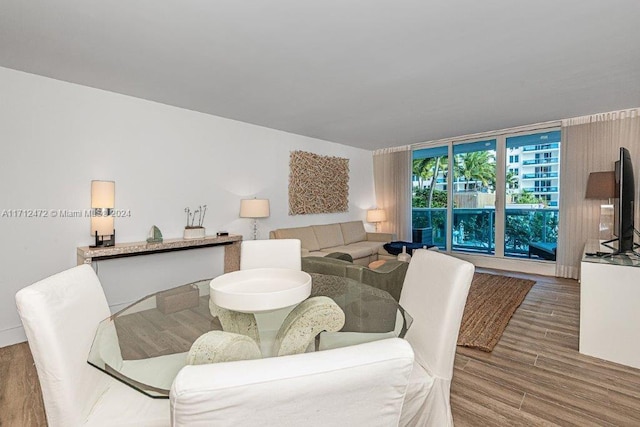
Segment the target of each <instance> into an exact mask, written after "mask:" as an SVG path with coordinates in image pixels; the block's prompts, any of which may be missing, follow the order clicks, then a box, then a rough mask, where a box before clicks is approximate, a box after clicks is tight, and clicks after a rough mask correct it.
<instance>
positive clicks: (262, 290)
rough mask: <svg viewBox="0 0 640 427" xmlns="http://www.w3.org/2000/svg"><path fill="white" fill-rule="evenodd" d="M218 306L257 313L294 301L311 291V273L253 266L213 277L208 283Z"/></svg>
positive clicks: (303, 297) (285, 305)
mask: <svg viewBox="0 0 640 427" xmlns="http://www.w3.org/2000/svg"><path fill="white" fill-rule="evenodd" d="M209 286H210V288H211V292H210V295H211V300H212V301H213V302H214V303H215V304H216V305H218V306H220V307H222V308H226V309H228V310H233V311H239V312H242V313H261V312H266V311H272V310H278V309H281V308H284V307H290V306H292V305H296V304H298V303H300V302H302V301H304V300H305V299H307V298H308V297H309V295H311V276H310V275H309V274H308V273H305V272H304V271H298V270H290V269H286V268H255V269H251V270H240V271H234V272H232V273H227V274H223V275H222V276H219V277H216V278H215V279H213V280H212V281H211V284H210V285H209Z"/></svg>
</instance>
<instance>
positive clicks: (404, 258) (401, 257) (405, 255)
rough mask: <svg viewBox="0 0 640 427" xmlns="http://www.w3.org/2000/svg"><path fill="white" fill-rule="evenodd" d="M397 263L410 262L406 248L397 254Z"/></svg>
mask: <svg viewBox="0 0 640 427" xmlns="http://www.w3.org/2000/svg"><path fill="white" fill-rule="evenodd" d="M398 261H403V262H409V261H411V255H409V254H408V253H407V247H406V246H403V247H402V253H399V254H398Z"/></svg>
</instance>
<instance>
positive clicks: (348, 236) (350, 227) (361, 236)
mask: <svg viewBox="0 0 640 427" xmlns="http://www.w3.org/2000/svg"><path fill="white" fill-rule="evenodd" d="M340 229H341V230H342V237H343V239H344V244H345V245H348V244H350V243H356V242H361V241H363V240H367V232H366V231H365V229H364V224H363V223H362V221H349V222H341V223H340Z"/></svg>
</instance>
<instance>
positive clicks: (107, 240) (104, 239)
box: [89, 230, 116, 248]
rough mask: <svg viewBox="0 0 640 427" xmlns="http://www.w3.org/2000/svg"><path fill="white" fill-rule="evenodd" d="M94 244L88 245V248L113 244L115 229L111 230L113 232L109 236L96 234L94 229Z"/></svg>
mask: <svg viewBox="0 0 640 427" xmlns="http://www.w3.org/2000/svg"><path fill="white" fill-rule="evenodd" d="M94 238H95V243H96V244H95V245H90V246H89V247H90V248H106V247H109V246H115V244H116V230H113V234H112V235H110V236H98V232H97V231H96V232H95V234H94Z"/></svg>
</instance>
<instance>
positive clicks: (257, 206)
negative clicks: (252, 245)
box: [240, 199, 269, 240]
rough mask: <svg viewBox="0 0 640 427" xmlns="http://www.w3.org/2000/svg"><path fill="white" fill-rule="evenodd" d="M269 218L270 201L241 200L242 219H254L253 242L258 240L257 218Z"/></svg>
mask: <svg viewBox="0 0 640 427" xmlns="http://www.w3.org/2000/svg"><path fill="white" fill-rule="evenodd" d="M268 216H269V199H243V200H240V218H252V219H253V240H256V239H257V238H258V220H257V218H267V217H268Z"/></svg>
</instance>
